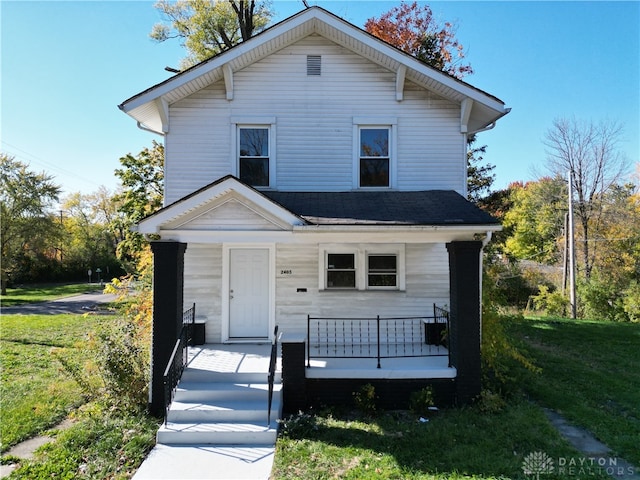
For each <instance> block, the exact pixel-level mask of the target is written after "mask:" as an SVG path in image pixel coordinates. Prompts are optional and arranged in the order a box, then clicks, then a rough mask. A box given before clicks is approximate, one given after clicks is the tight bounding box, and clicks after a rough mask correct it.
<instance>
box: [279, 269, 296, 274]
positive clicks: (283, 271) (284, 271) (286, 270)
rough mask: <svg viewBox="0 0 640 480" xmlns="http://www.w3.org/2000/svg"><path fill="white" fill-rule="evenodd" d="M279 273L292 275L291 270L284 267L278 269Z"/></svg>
mask: <svg viewBox="0 0 640 480" xmlns="http://www.w3.org/2000/svg"><path fill="white" fill-rule="evenodd" d="M280 275H293V270H291V269H290V268H289V269H284V270H280Z"/></svg>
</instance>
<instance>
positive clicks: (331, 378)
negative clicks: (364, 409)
mask: <svg viewBox="0 0 640 480" xmlns="http://www.w3.org/2000/svg"><path fill="white" fill-rule="evenodd" d="M304 345H305V339H304V338H303V337H301V336H299V335H287V334H286V333H285V334H283V335H282V336H281V338H280V341H279V342H278V348H277V357H276V358H277V360H276V364H275V365H276V367H275V381H276V383H277V384H279V383H280V382H281V383H282V396H283V407H282V408H283V412H284V413H285V414H291V413H297V412H298V411H299V410H306V409H308V408H310V407H321V406H325V405H335V404H337V405H342V406H346V407H349V406H350V405H352V404H353V394H354V393H355V392H357V391H358V390H359V388H361V387H362V385H365V384H371V385H373V386H374V387H375V390H376V395H377V397H378V401H379V404H380V406H381V407H383V408H407V406H408V399H409V397H410V394H411V393H412V392H413V391H415V390H419V389H420V388H424V387H426V386H429V387H432V388H433V391H434V394H435V397H436V399H437V401H438V404H439V405H448V404H452V403H454V402H453V397H454V390H455V379H456V376H457V370H456V368H455V367H451V366H450V365H449V362H448V355H447V351H446V348H445V347H443V346H438V347H434V353H435V351H436V350H437V351H438V352H439V353H441V354H443V355H433V356H423V357H395V358H383V359H381V364H380V367H378V362H377V359H376V358H322V359H314V358H312V359H307V358H306V355H305V354H304V352H305V351H306V348H305V346H304ZM271 348H272V344H270V343H265V344H205V345H198V346H193V347H189V349H188V352H189V353H188V363H187V368H188V371H189V375H190V376H189V378H190V379H191V380H193V379H194V378H195V379H206V378H208V377H209V376H210V375H211V374H215V375H234V374H235V375H244V376H247V375H250V376H251V378H252V379H253V381H254V382H256V383H257V382H266V381H267V377H268V372H269V363H270V355H271ZM300 353H302V356H300V355H299V354H300ZM178 387H179V388H180V385H178ZM237 401H238V402H239V403H241V402H242V401H243V399H242V398H237Z"/></svg>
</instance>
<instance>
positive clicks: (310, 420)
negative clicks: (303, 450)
mask: <svg viewBox="0 0 640 480" xmlns="http://www.w3.org/2000/svg"><path fill="white" fill-rule="evenodd" d="M278 422H279V423H280V426H281V429H280V434H281V435H282V436H284V437H286V438H291V439H302V438H306V437H307V436H308V434H309V433H310V432H312V431H315V430H318V423H317V421H316V416H315V415H313V414H311V413H304V412H298V414H297V415H290V416H288V417H287V418H285V419H282V420H278Z"/></svg>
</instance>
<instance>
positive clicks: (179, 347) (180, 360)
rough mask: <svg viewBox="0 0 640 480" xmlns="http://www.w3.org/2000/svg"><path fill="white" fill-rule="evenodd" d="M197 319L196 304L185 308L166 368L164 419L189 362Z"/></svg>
mask: <svg viewBox="0 0 640 480" xmlns="http://www.w3.org/2000/svg"><path fill="white" fill-rule="evenodd" d="M195 319H196V304H195V303H194V304H193V305H192V306H191V308H189V309H188V310H185V311H184V312H183V314H182V328H181V329H180V333H179V335H178V338H177V339H176V343H175V345H174V347H173V351H172V352H171V357H169V361H168V362H167V368H165V370H164V379H163V381H164V420H165V422H166V421H167V413H168V412H169V407H170V406H171V402H172V401H173V397H174V395H175V391H176V386H177V385H178V382H179V381H180V378H181V377H182V372H184V369H185V367H186V366H187V362H188V360H189V356H188V346H189V345H192V344H193V325H194V323H195Z"/></svg>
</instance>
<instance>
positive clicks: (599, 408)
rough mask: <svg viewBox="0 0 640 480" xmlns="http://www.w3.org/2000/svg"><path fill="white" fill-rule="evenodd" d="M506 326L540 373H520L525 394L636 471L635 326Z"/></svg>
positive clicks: (638, 392) (638, 344) (639, 396)
mask: <svg viewBox="0 0 640 480" xmlns="http://www.w3.org/2000/svg"><path fill="white" fill-rule="evenodd" d="M508 325H509V331H510V333H511V335H512V336H514V337H515V338H517V339H518V340H519V341H520V342H521V345H522V347H523V348H524V349H525V350H526V353H527V354H528V355H529V356H530V357H531V358H532V359H533V360H534V362H535V363H536V364H537V365H538V366H540V367H541V368H542V373H541V374H540V375H533V374H530V373H529V372H526V373H525V372H521V373H522V376H521V382H522V385H523V388H524V389H525V391H526V392H527V394H528V395H530V397H531V398H533V399H534V400H535V401H536V402H537V403H539V404H540V405H543V406H545V407H548V408H551V409H554V410H556V411H558V412H559V413H561V414H562V415H563V416H565V417H566V418H567V419H568V420H569V421H570V422H572V423H574V424H576V425H578V426H581V427H583V428H586V429H587V430H589V431H590V432H592V433H593V434H594V435H595V436H596V437H597V438H598V439H599V440H600V441H602V442H603V443H605V444H606V445H608V446H609V447H610V448H612V449H613V450H615V452H616V453H617V454H618V455H620V456H621V457H623V458H624V459H626V460H627V461H629V462H631V463H633V464H635V465H636V466H640V449H639V448H638V442H639V439H640V324H637V323H635V324H634V323H613V322H590V321H583V320H566V319H512V320H510V321H509V323H508Z"/></svg>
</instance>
